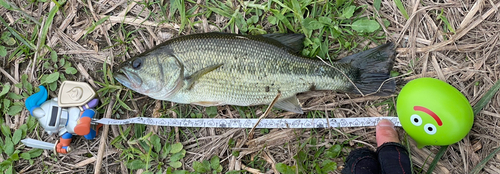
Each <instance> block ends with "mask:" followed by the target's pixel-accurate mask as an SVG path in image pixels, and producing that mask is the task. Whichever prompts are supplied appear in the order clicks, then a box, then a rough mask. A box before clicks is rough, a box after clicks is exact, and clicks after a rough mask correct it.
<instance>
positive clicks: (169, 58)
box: [115, 33, 395, 113]
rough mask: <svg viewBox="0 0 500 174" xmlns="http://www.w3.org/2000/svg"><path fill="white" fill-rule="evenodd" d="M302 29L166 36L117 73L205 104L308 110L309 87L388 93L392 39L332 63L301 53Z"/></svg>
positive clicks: (131, 82)
mask: <svg viewBox="0 0 500 174" xmlns="http://www.w3.org/2000/svg"><path fill="white" fill-rule="evenodd" d="M303 41H304V35H302V34H268V35H255V36H252V35H238V34H229V33H203V34H193V35H186V36H181V37H178V38H174V39H171V40H168V41H166V42H164V43H162V44H160V45H158V46H156V47H155V48H153V49H151V50H148V51H146V52H144V53H141V54H140V55H137V56H135V57H133V58H131V59H130V60H127V61H126V62H123V63H121V64H120V66H119V68H118V71H117V72H115V79H116V80H117V81H118V82H120V83H121V84H123V85H124V86H126V87H128V88H130V89H132V90H134V91H136V92H138V93H141V94H144V95H147V96H149V97H151V98H154V99H158V100H166V101H171V102H175V103H182V104H196V105H201V106H217V105H238V106H252V105H264V104H269V103H271V102H272V101H273V100H274V98H275V97H276V96H277V94H278V93H280V94H281V97H280V98H279V99H278V102H276V103H275V105H274V107H277V108H280V109H283V110H286V111H292V112H295V113H303V111H302V109H301V106H300V104H299V101H298V100H297V97H296V94H297V93H302V92H306V91H310V90H334V91H339V92H345V93H357V94H359V93H360V92H361V93H363V94H371V93H376V95H389V94H392V93H393V92H394V90H395V82H394V81H393V80H388V79H389V77H390V71H391V69H392V66H393V61H394V57H395V51H394V45H393V44H392V43H387V44H384V45H381V46H378V47H376V48H372V49H370V50H367V51H364V52H360V53H357V54H354V55H351V56H348V57H345V58H342V59H341V60H339V61H336V62H334V63H333V64H332V65H331V66H329V65H327V64H325V63H323V62H321V61H320V60H318V59H311V58H307V57H303V56H301V55H300V54H299V52H300V51H301V50H302V49H303Z"/></svg>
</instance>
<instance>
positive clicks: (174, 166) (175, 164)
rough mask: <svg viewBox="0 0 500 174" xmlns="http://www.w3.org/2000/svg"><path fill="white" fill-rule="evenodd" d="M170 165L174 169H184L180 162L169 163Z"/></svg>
mask: <svg viewBox="0 0 500 174" xmlns="http://www.w3.org/2000/svg"><path fill="white" fill-rule="evenodd" d="M168 165H169V166H171V167H173V168H179V167H182V163H181V162H180V161H172V162H169V163H168Z"/></svg>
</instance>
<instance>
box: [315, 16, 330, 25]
mask: <svg viewBox="0 0 500 174" xmlns="http://www.w3.org/2000/svg"><path fill="white" fill-rule="evenodd" d="M318 21H319V22H321V23H323V24H325V25H330V24H332V19H330V18H328V17H323V16H321V17H319V18H318Z"/></svg>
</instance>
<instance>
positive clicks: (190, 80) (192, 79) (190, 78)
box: [184, 63, 223, 90]
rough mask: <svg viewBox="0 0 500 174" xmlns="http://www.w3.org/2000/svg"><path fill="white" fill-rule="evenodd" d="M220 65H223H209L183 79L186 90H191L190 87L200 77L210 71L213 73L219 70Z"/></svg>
mask: <svg viewBox="0 0 500 174" xmlns="http://www.w3.org/2000/svg"><path fill="white" fill-rule="evenodd" d="M222 65H223V64H222V63H221V64H217V65H211V66H208V67H205V68H203V69H201V70H198V71H196V72H194V73H193V74H191V75H190V76H188V77H186V78H184V83H185V84H186V86H187V89H188V90H189V89H191V87H193V85H194V82H196V80H198V79H200V77H201V76H203V75H205V74H207V73H209V72H210V71H213V70H215V69H217V68H219V67H220V66H222Z"/></svg>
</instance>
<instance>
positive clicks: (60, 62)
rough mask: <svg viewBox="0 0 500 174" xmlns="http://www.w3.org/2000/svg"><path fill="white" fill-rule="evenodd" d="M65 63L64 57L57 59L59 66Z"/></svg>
mask: <svg viewBox="0 0 500 174" xmlns="http://www.w3.org/2000/svg"><path fill="white" fill-rule="evenodd" d="M65 64H66V59H64V58H63V59H59V66H60V67H64V65H65ZM65 68H67V67H65Z"/></svg>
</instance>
